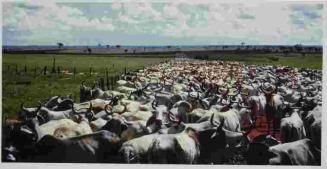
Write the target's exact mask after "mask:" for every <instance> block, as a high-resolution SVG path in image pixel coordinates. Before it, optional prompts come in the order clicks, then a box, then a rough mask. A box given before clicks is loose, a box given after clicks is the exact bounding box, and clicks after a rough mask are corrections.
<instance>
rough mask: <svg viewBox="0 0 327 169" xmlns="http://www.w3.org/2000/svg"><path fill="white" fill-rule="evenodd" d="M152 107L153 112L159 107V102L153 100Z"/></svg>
mask: <svg viewBox="0 0 327 169" xmlns="http://www.w3.org/2000/svg"><path fill="white" fill-rule="evenodd" d="M151 106H152V108H153V110H155V109H156V106H158V101H156V100H153V101H152V104H151Z"/></svg>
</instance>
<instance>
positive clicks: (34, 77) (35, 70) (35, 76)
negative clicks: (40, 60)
mask: <svg viewBox="0 0 327 169" xmlns="http://www.w3.org/2000/svg"><path fill="white" fill-rule="evenodd" d="M35 77H36V65H35V67H34V78H35Z"/></svg>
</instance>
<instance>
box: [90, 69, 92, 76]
mask: <svg viewBox="0 0 327 169" xmlns="http://www.w3.org/2000/svg"><path fill="white" fill-rule="evenodd" d="M90 76H92V67H90Z"/></svg>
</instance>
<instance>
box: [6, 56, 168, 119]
mask: <svg viewBox="0 0 327 169" xmlns="http://www.w3.org/2000/svg"><path fill="white" fill-rule="evenodd" d="M54 57H55V65H56V70H57V67H58V66H59V67H60V71H62V70H68V72H69V73H73V71H74V67H75V70H76V75H75V76H74V75H63V74H57V73H51V71H52V67H53V61H54ZM167 60H170V58H169V56H167V55H166V56H161V57H149V56H139V57H130V56H119V57H115V56H104V55H51V54H3V56H2V115H5V116H13V115H15V114H16V113H17V112H18V111H19V110H20V104H21V103H24V104H25V105H26V107H33V106H36V105H37V102H38V101H39V100H44V99H46V98H48V97H50V96H56V95H60V96H68V95H70V96H71V98H73V99H74V101H76V102H78V101H79V86H80V84H81V82H82V81H83V80H86V82H87V83H89V85H92V84H93V82H94V81H95V80H98V79H100V78H104V77H106V76H105V69H106V68H107V69H108V72H109V73H108V75H109V77H111V76H116V75H120V74H122V73H123V72H124V71H125V68H126V69H127V71H134V70H138V69H141V68H143V67H146V66H149V65H152V64H158V63H160V62H163V61H167ZM25 65H26V70H27V71H26V72H25ZM45 66H47V70H48V71H49V72H50V73H48V74H47V75H43V72H42V71H43V69H44V67H45ZM16 67H17V71H16ZM91 67H92V72H93V73H92V75H90V68H91ZM35 70H36V71H35ZM24 82H31V83H30V84H24ZM17 83H18V84H17Z"/></svg>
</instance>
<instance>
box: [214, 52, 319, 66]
mask: <svg viewBox="0 0 327 169" xmlns="http://www.w3.org/2000/svg"><path fill="white" fill-rule="evenodd" d="M272 58H273V59H272ZM209 59H210V60H215V59H218V60H234V61H240V62H243V63H245V64H250V65H252V64H253V65H283V66H291V67H298V68H311V69H322V54H306V55H305V56H302V55H301V54H294V53H292V54H289V55H288V57H285V56H283V54H242V55H240V54H226V55H224V56H219V55H209Z"/></svg>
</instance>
